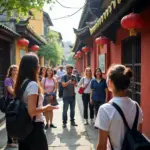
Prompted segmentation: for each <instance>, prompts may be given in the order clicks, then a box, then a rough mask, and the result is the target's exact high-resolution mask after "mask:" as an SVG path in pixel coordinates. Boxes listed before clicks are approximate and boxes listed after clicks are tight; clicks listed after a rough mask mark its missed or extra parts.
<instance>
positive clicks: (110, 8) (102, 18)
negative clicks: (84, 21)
mask: <svg viewBox="0 0 150 150" xmlns="http://www.w3.org/2000/svg"><path fill="white" fill-rule="evenodd" d="M119 4H121V0H113V1H112V2H111V3H110V5H109V6H108V7H107V9H106V10H105V11H104V13H103V14H102V15H101V16H100V18H99V19H98V20H97V22H96V24H95V25H94V26H93V27H92V28H90V33H91V35H93V34H94V33H95V32H96V30H97V29H98V28H100V27H101V26H102V25H103V23H104V22H105V20H107V19H108V17H109V16H110V15H111V13H112V11H113V10H114V9H116V7H117V5H119Z"/></svg>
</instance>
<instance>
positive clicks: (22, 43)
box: [17, 38, 29, 47]
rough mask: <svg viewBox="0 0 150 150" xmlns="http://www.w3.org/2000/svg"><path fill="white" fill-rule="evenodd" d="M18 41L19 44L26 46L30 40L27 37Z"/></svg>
mask: <svg viewBox="0 0 150 150" xmlns="http://www.w3.org/2000/svg"><path fill="white" fill-rule="evenodd" d="M17 43H18V45H20V46H24V47H28V45H29V41H28V40H27V39H25V38H22V39H19V40H18V42H17Z"/></svg>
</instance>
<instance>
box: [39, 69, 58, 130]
mask: <svg viewBox="0 0 150 150" xmlns="http://www.w3.org/2000/svg"><path fill="white" fill-rule="evenodd" d="M41 85H42V87H43V89H44V93H45V94H44V97H45V98H44V106H45V105H47V104H48V101H47V98H48V97H49V95H50V94H51V93H52V92H53V93H56V91H57V87H58V85H57V80H56V79H55V78H54V73H53V69H52V68H47V70H46V76H45V78H43V79H42V82H41ZM44 115H45V118H46V126H45V129H48V127H49V121H50V127H51V128H56V126H54V124H53V111H46V112H45V113H44Z"/></svg>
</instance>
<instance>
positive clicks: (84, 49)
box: [82, 46, 89, 54]
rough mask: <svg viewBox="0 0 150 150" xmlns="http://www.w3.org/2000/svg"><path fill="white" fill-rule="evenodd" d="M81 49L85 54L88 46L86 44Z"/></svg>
mask: <svg viewBox="0 0 150 150" xmlns="http://www.w3.org/2000/svg"><path fill="white" fill-rule="evenodd" d="M82 51H83V52H84V53H85V54H87V53H88V52H89V48H88V47H87V46H85V47H83V48H82Z"/></svg>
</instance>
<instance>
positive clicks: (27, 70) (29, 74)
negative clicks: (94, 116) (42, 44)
mask: <svg viewBox="0 0 150 150" xmlns="http://www.w3.org/2000/svg"><path fill="white" fill-rule="evenodd" d="M38 68H39V59H38V57H37V55H36V54H34V53H28V54H26V55H25V56H23V57H22V59H21V62H20V66H19V72H18V76H17V81H16V86H15V95H17V94H18V92H19V90H20V87H21V86H22V83H23V82H24V80H25V79H29V80H31V81H35V82H37V83H38V73H37V72H38ZM38 86H39V92H42V90H41V88H40V84H39V83H38Z"/></svg>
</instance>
